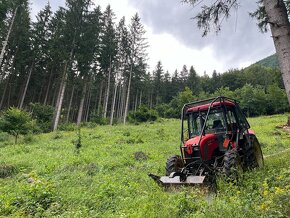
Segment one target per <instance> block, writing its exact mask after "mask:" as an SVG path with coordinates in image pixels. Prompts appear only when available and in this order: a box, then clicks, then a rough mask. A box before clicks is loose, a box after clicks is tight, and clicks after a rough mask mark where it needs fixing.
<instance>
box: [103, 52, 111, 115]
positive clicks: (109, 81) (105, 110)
mask: <svg viewBox="0 0 290 218" xmlns="http://www.w3.org/2000/svg"><path fill="white" fill-rule="evenodd" d="M110 83H111V57H110V68H109V75H108V85H107V92H106V97H105V105H104V114H103V117H104V118H106V117H107V111H108V102H109V96H110Z"/></svg>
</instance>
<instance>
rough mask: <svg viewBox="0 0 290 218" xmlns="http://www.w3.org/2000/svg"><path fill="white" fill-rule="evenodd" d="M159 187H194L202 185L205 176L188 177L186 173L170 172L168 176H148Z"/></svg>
mask: <svg viewBox="0 0 290 218" xmlns="http://www.w3.org/2000/svg"><path fill="white" fill-rule="evenodd" d="M148 176H150V177H151V178H152V179H154V180H155V181H156V182H157V183H158V184H159V185H162V186H170V185H196V184H203V182H204V179H205V176H194V175H188V174H187V173H186V172H183V171H181V172H172V173H171V174H170V175H169V176H156V175H154V174H151V173H150V174H149V175H148Z"/></svg>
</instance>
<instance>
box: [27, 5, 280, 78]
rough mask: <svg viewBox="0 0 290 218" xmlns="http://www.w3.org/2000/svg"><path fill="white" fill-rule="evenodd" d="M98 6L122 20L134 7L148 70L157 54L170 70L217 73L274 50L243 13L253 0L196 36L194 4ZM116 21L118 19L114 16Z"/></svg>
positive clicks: (36, 7) (251, 7) (35, 9)
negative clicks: (109, 8)
mask: <svg viewBox="0 0 290 218" xmlns="http://www.w3.org/2000/svg"><path fill="white" fill-rule="evenodd" d="M30 1H31V9H32V16H35V14H36V13H37V12H38V11H39V10H40V9H42V8H43V7H44V5H45V4H46V2H47V1H46V0H30ZM49 2H50V4H51V6H52V8H53V10H56V9H57V8H58V7H59V6H64V0H50V1H49ZM94 2H95V4H96V5H100V6H101V8H102V10H104V9H105V7H106V6H107V5H108V4H110V5H111V6H112V9H113V11H114V12H115V14H116V16H117V18H118V19H119V18H121V17H122V16H126V18H127V21H129V20H130V18H131V17H132V16H133V14H134V13H136V12H137V13H138V14H139V15H140V17H141V21H142V23H143V25H144V26H145V29H146V31H147V33H146V37H147V39H148V43H149V46H150V47H149V48H148V53H149V65H150V71H152V70H154V68H155V66H156V64H157V62H158V61H159V60H160V61H161V62H162V64H163V66H164V69H165V70H168V71H169V72H170V73H173V72H174V70H175V69H178V70H181V69H182V66H183V65H184V64H186V65H187V66H191V65H192V66H193V67H194V68H195V69H196V71H197V73H198V74H200V75H202V74H203V73H204V71H206V72H207V73H208V74H209V75H211V73H212V71H213V70H217V72H220V73H223V72H225V71H227V70H228V69H231V68H242V67H247V66H248V65H250V64H252V63H255V62H256V61H258V60H260V59H262V58H265V57H267V56H269V55H271V54H273V53H274V52H275V51H274V45H273V41H272V39H271V35H270V33H267V34H262V33H261V32H260V31H259V29H258V28H257V26H256V21H255V20H254V19H252V18H250V17H249V15H248V13H249V12H252V11H254V10H255V7H256V4H255V2H256V1H253V0H243V1H240V2H241V5H240V7H239V9H238V10H237V11H233V13H232V15H231V17H230V19H229V20H228V21H226V22H224V23H223V25H222V31H221V32H220V33H219V34H216V33H215V32H212V33H210V34H209V35H208V36H207V37H201V34H202V32H201V30H199V29H198V28H197V25H196V23H195V21H194V20H192V19H191V18H192V17H193V16H194V14H195V13H194V12H195V9H193V8H192V7H190V6H189V5H185V4H182V3H180V0H95V1H94ZM117 22H118V21H117Z"/></svg>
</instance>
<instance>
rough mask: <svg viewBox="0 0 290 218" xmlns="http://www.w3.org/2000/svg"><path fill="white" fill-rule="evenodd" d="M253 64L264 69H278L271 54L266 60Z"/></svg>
mask: <svg viewBox="0 0 290 218" xmlns="http://www.w3.org/2000/svg"><path fill="white" fill-rule="evenodd" d="M255 64H259V65H262V66H265V67H271V68H279V64H278V59H277V55H276V54H273V55H271V56H269V57H266V58H264V59H262V60H260V61H258V62H256V63H255Z"/></svg>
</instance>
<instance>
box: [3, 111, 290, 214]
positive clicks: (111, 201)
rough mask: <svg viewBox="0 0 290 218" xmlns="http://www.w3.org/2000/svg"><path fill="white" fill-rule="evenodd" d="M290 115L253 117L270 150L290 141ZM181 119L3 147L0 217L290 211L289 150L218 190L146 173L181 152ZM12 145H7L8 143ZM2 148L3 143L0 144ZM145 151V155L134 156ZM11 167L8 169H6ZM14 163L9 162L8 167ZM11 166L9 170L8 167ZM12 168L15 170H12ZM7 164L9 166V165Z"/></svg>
mask: <svg viewBox="0 0 290 218" xmlns="http://www.w3.org/2000/svg"><path fill="white" fill-rule="evenodd" d="M286 117H287V115H279V116H271V117H259V118H252V119H250V124H251V125H252V128H253V129H254V130H255V131H256V133H257V136H258V138H259V140H260V142H261V143H262V145H263V151H264V154H266V155H269V154H272V153H274V152H277V151H281V150H283V149H285V148H287V146H288V147H290V143H289V142H290V135H289V133H285V132H283V130H282V129H278V128H275V127H276V126H279V125H282V124H284V123H285V121H286ZM179 126H180V125H179V121H178V120H163V121H160V122H157V123H154V124H149V123H148V124H142V125H139V126H130V125H129V126H121V125H120V126H113V127H110V126H104V127H96V128H93V129H83V130H82V147H81V150H80V153H79V154H77V153H76V152H75V148H74V145H73V143H72V141H73V140H75V139H76V138H77V136H76V133H75V132H58V133H50V134H43V135H39V136H35V137H34V140H33V141H32V142H30V143H28V144H19V145H16V146H14V145H13V144H9V145H5V146H2V147H0V150H1V153H0V175H2V177H4V176H3V175H4V174H5V172H6V173H7V174H9V172H10V171H11V173H12V176H10V177H7V178H2V179H0V215H2V216H11V217H15V216H26V215H29V214H30V215H37V216H47V217H51V216H62V217H144V216H146V217H183V216H184V217H188V216H191V217H229V216H232V217H258V216H260V217H268V216H274V217H277V216H284V217H286V216H289V215H290V205H289V202H290V186H289V184H290V163H289V161H288V160H289V158H290V153H283V154H281V155H278V156H273V157H269V158H267V159H266V160H265V164H266V166H265V167H264V168H263V169H261V170H256V171H254V172H251V173H245V174H244V179H243V180H242V182H241V184H239V186H233V185H229V184H226V183H224V182H223V181H222V180H221V181H219V192H218V194H217V196H212V195H207V194H206V193H205V190H204V189H198V188H189V187H182V188H179V189H178V190H170V191H165V190H163V189H162V188H160V187H159V186H158V185H157V184H155V183H154V181H153V180H151V179H150V178H149V177H148V176H147V174H148V173H150V172H152V173H155V174H159V175H163V174H164V163H165V161H166V159H167V157H168V156H170V155H172V154H178V153H179V148H178V146H179V130H180V129H179ZM6 144H7V143H6ZM0 146H1V142H0ZM139 151H142V152H144V153H145V154H146V155H147V156H148V159H147V160H145V159H146V158H145V159H144V160H136V159H135V157H134V154H135V152H139ZM5 166H6V167H5ZM9 166H10V168H9ZM9 169H11V170H10V171H9ZM13 169H14V170H13ZM5 170H6V171H5Z"/></svg>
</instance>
